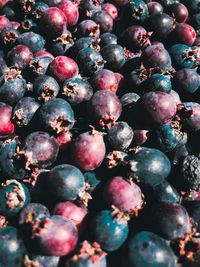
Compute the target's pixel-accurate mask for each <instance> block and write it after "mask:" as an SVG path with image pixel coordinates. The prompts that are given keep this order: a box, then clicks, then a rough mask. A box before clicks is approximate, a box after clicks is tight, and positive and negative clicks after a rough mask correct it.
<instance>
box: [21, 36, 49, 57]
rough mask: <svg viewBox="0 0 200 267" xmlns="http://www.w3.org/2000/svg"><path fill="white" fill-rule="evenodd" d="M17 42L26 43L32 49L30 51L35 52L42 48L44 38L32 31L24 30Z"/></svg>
mask: <svg viewBox="0 0 200 267" xmlns="http://www.w3.org/2000/svg"><path fill="white" fill-rule="evenodd" d="M17 42H18V43H19V44H21V45H26V46H27V47H29V48H30V49H31V51H32V53H37V52H39V51H41V50H42V49H43V48H44V45H45V40H44V38H43V37H42V36H41V35H39V34H36V33H34V32H25V33H22V34H21V35H20V36H19V37H18V39H17Z"/></svg>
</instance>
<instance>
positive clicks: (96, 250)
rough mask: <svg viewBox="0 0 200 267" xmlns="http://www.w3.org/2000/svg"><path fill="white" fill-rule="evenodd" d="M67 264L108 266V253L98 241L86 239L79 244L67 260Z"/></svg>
mask: <svg viewBox="0 0 200 267" xmlns="http://www.w3.org/2000/svg"><path fill="white" fill-rule="evenodd" d="M67 266H70V267H81V266H85V267H95V266H98V267H106V266H107V262H106V253H105V252H104V251H103V250H102V249H101V246H100V245H99V244H98V243H97V242H94V243H90V242H88V241H86V240H85V241H83V243H81V244H79V246H78V248H77V249H76V251H75V254H74V255H73V256H72V257H70V258H69V259H67V260H66V264H65V267H67Z"/></svg>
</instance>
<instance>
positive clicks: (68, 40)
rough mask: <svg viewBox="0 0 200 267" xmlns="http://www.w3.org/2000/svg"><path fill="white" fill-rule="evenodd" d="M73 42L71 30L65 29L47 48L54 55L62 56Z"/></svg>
mask: <svg viewBox="0 0 200 267" xmlns="http://www.w3.org/2000/svg"><path fill="white" fill-rule="evenodd" d="M73 44H74V41H73V38H72V34H71V32H70V31H68V30H65V32H64V33H63V34H62V35H61V36H59V37H58V38H56V39H54V40H53V41H52V42H51V45H50V48H49V50H50V51H51V53H52V54H53V55H54V56H63V55H65V53H67V51H68V49H70V47H72V46H73Z"/></svg>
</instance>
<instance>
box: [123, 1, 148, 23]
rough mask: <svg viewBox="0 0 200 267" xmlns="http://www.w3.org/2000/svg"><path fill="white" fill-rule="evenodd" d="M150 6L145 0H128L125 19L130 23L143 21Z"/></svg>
mask: <svg viewBox="0 0 200 267" xmlns="http://www.w3.org/2000/svg"><path fill="white" fill-rule="evenodd" d="M148 13H149V12H148V8H147V5H146V3H145V2H144V1H142V0H136V1H132V0H131V1H128V3H127V4H126V5H125V9H124V20H125V21H127V23H128V24H129V25H131V24H132V25H133V23H135V24H136V23H139V22H143V21H144V20H145V19H146V18H147V17H148Z"/></svg>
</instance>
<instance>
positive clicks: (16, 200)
mask: <svg viewBox="0 0 200 267" xmlns="http://www.w3.org/2000/svg"><path fill="white" fill-rule="evenodd" d="M29 202H30V193H29V190H28V188H27V187H26V186H25V185H24V184H22V183H20V182H18V181H17V180H7V181H6V182H5V183H2V184H1V188H0V214H1V215H4V216H7V217H12V216H15V215H17V214H18V213H19V212H20V211H21V209H23V208H24V207H25V206H26V205H27V204H28V203H29Z"/></svg>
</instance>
